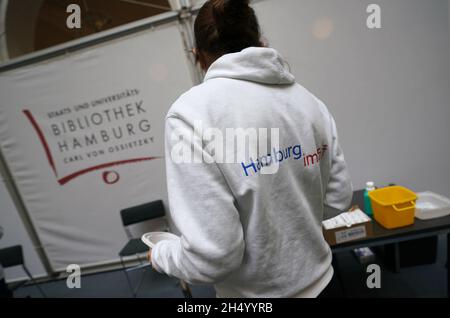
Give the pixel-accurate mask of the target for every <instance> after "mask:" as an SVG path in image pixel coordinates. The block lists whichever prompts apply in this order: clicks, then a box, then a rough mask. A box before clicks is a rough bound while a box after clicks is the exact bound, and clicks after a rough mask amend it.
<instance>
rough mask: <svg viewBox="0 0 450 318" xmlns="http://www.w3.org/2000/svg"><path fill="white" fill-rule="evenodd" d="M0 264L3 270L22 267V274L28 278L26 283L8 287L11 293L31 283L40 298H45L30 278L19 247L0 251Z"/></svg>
mask: <svg viewBox="0 0 450 318" xmlns="http://www.w3.org/2000/svg"><path fill="white" fill-rule="evenodd" d="M0 264H2V266H3V267H4V268H7V267H14V266H22V268H23V270H24V272H25V273H26V274H27V276H28V281H22V282H20V283H17V284H13V285H10V286H9V288H10V289H11V291H14V290H16V289H18V288H19V287H21V286H23V285H25V284H26V283H27V282H29V281H31V282H32V283H33V284H34V286H36V288H37V289H38V290H39V292H40V293H41V295H42V297H44V298H45V297H47V296H46V295H45V293H44V291H43V290H42V288H41V287H40V286H39V285H38V284H37V283H36V281H35V280H34V278H33V276H31V273H30V271H29V270H28V268H27V267H26V265H25V262H24V258H23V250H22V246H21V245H16V246H11V247H7V248H3V249H0Z"/></svg>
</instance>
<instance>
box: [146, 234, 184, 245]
mask: <svg viewBox="0 0 450 318" xmlns="http://www.w3.org/2000/svg"><path fill="white" fill-rule="evenodd" d="M177 239H179V237H178V236H176V235H175V234H172V233H169V232H150V233H146V234H144V235H142V237H141V240H142V242H144V244H145V245H147V246H148V247H150V248H153V247H155V245H156V244H157V243H159V242H161V241H174V240H177Z"/></svg>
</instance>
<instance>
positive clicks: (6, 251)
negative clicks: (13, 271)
mask: <svg viewBox="0 0 450 318" xmlns="http://www.w3.org/2000/svg"><path fill="white" fill-rule="evenodd" d="M0 264H2V266H3V267H13V266H18V265H23V264H24V262H23V251H22V246H21V245H16V246H11V247H7V248H3V249H0Z"/></svg>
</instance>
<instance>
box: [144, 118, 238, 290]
mask: <svg viewBox="0 0 450 318" xmlns="http://www.w3.org/2000/svg"><path fill="white" fill-rule="evenodd" d="M180 135H182V136H183V137H180ZM187 136H190V137H188V138H186V137H187ZM192 136H194V130H193V128H192V127H191V126H189V125H188V124H187V123H186V122H185V121H183V120H181V119H179V118H176V117H168V118H167V119H166V137H165V138H166V171H167V186H168V194H169V205H170V215H171V218H172V221H173V222H174V224H175V226H176V227H177V229H178V230H179V231H180V233H181V238H180V239H179V240H177V241H163V242H160V243H158V244H156V246H155V248H154V249H153V251H152V263H153V266H154V268H155V269H156V270H157V271H159V272H164V273H166V274H168V275H169V276H173V277H177V278H179V279H181V280H184V281H186V282H188V283H194V284H195V283H210V284H214V283H217V282H219V281H221V280H223V279H224V278H225V277H226V276H227V275H228V274H230V273H231V272H232V271H234V270H235V269H237V268H238V267H239V266H240V265H241V263H242V260H243V255H244V249H245V247H244V235H243V229H242V225H241V222H240V217H239V213H238V211H237V209H236V207H235V205H234V197H233V195H232V193H231V191H230V189H229V187H228V185H227V183H226V182H225V179H224V177H223V175H222V173H221V171H220V170H219V168H218V166H217V164H216V163H215V162H214V160H213V158H212V157H211V155H210V154H208V153H207V152H206V151H204V150H203V147H202V141H201V139H198V140H197V138H191V137H192ZM191 141H192V142H191ZM192 148H193V149H194V153H195V154H201V155H202V156H203V163H179V160H178V159H182V158H175V156H176V155H179V154H180V153H181V152H180V149H182V150H183V154H185V152H184V151H186V150H187V151H189V150H190V149H192ZM172 154H174V156H172ZM184 159H186V157H184ZM197 159H198V158H197ZM177 162H178V163H177ZM206 162H211V163H206Z"/></svg>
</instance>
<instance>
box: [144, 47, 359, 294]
mask: <svg viewBox="0 0 450 318" xmlns="http://www.w3.org/2000/svg"><path fill="white" fill-rule="evenodd" d="M197 121H201V122H202V124H203V126H204V127H215V128H218V129H220V130H221V131H222V132H224V135H225V130H226V128H268V129H270V128H279V135H280V137H279V148H280V149H274V151H273V156H274V157H275V156H277V151H278V150H280V151H282V154H281V155H280V156H279V157H278V159H277V160H281V159H282V158H283V157H284V158H283V161H281V162H280V163H279V166H278V172H277V173H275V174H262V173H261V171H259V168H260V167H257V165H256V164H255V163H256V161H255V158H247V159H248V160H247V161H246V162H236V163H219V162H217V161H215V155H216V153H215V152H214V154H212V153H211V152H210V151H208V148H207V147H204V145H205V140H204V139H202V137H201V136H200V137H199V138H193V139H194V141H193V142H194V145H193V147H194V148H195V149H196V150H197V151H199V152H201V153H202V155H203V157H204V158H206V159H208V160H209V162H213V163H209V164H208V163H175V162H174V160H172V158H171V154H172V150H173V149H174V146H176V147H178V146H179V140H177V139H176V138H173V137H172V134H173V133H174V132H177V131H179V130H184V131H190V132H191V133H193V132H194V126H195V125H196V122H197ZM197 137H198V136H197ZM186 143H187V141H186ZM177 149H178V148H177ZM294 149H295V150H296V151H294ZM300 149H301V152H300V151H299V150H300ZM226 151H228V152H230V151H231V152H233V151H234V148H233V149H232V150H230V149H226ZM294 153H295V154H294ZM278 154H279V153H278ZM283 154H284V156H283ZM274 157H272V158H274ZM266 159H267V158H266ZM252 162H253V164H254V165H253V164H252ZM166 165H167V167H166V169H167V182H168V192H169V205H170V214H171V217H172V219H173V221H174V224H175V226H176V227H177V228H178V230H179V231H180V233H181V235H182V236H181V239H179V240H177V241H164V242H160V243H158V244H157V245H156V246H155V248H154V249H153V251H152V262H153V266H154V267H155V269H156V270H158V271H160V272H164V273H166V274H168V275H170V276H173V277H177V278H179V279H182V280H184V281H186V282H188V283H193V284H195V283H211V284H215V288H216V291H217V295H218V296H219V297H316V296H318V295H319V294H320V292H321V291H322V290H323V289H324V288H325V287H326V286H327V284H328V283H329V281H330V280H331V278H332V276H333V269H332V266H331V250H330V248H329V246H328V245H327V243H326V242H325V240H324V238H323V235H322V229H321V222H322V218H323V211H324V205H328V206H331V207H334V208H337V209H341V210H342V209H345V208H347V207H348V206H349V204H350V200H351V197H352V186H351V182H350V178H349V175H348V172H347V167H346V164H345V161H344V156H343V153H342V151H341V149H340V147H339V143H338V138H337V132H336V126H335V122H334V120H333V117H332V116H331V115H330V113H329V112H328V110H327V108H326V106H325V105H324V104H323V103H322V102H321V101H320V100H318V99H317V98H316V97H315V96H313V95H312V94H311V93H310V92H308V91H307V90H306V89H305V88H303V87H302V86H300V85H299V84H297V83H296V82H295V78H294V76H293V75H292V74H291V73H290V72H289V70H288V68H287V66H286V63H285V62H284V61H283V59H282V58H281V56H280V55H279V54H278V52H277V51H275V50H274V49H271V48H248V49H245V50H243V51H241V52H239V53H233V54H227V55H224V56H222V57H221V58H219V59H218V60H217V61H215V62H214V63H213V64H212V65H211V67H210V68H209V70H208V72H207V74H206V77H205V80H204V83H202V84H201V85H198V86H196V87H194V88H192V89H191V90H189V91H188V92H187V93H185V94H183V95H182V96H181V97H180V98H179V99H178V100H177V101H176V102H175V103H174V105H173V106H172V107H171V109H170V111H169V113H168V115H167V118H166Z"/></svg>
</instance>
